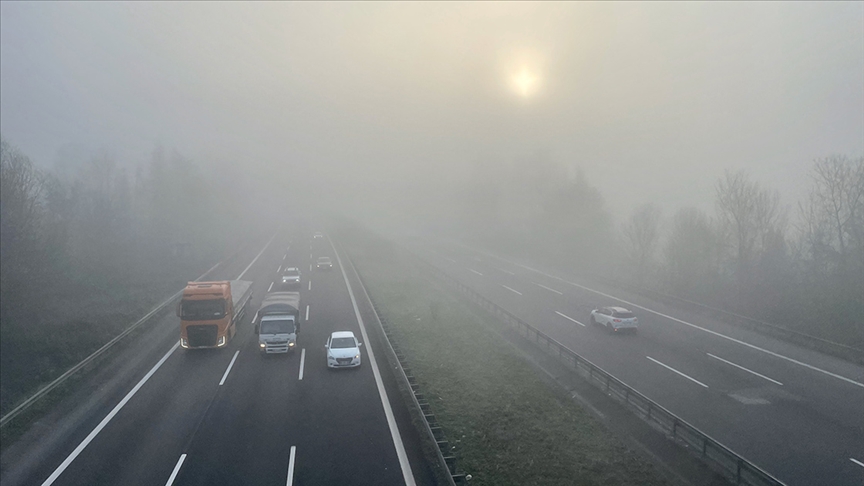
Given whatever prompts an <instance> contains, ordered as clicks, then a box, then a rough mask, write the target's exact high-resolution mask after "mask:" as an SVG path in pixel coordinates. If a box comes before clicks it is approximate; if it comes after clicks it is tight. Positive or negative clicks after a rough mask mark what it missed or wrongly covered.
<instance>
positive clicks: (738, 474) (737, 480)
mask: <svg viewBox="0 0 864 486" xmlns="http://www.w3.org/2000/svg"><path fill="white" fill-rule="evenodd" d="M736 464H737V466H738V467H737V471H736V473H735V484H741V458H740V457H739V458H738V461H737V463H736Z"/></svg>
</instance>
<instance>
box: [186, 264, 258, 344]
mask: <svg viewBox="0 0 864 486" xmlns="http://www.w3.org/2000/svg"><path fill="white" fill-rule="evenodd" d="M251 298H252V282H248V281H244V280H232V281H227V280H222V281H213V282H189V283H188V284H187V285H186V288H185V289H183V296H182V298H181V299H180V302H178V303H177V316H178V317H179V318H180V345H181V346H182V347H184V348H186V349H191V348H221V347H224V346H225V345H226V344H228V341H230V340H231V338H233V337H234V335H235V334H236V333H237V322H238V321H239V320H240V319H241V318H242V317H243V315H244V313H245V311H246V306H247V305H248V303H249V300H250V299H251Z"/></svg>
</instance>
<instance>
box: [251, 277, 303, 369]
mask: <svg viewBox="0 0 864 486" xmlns="http://www.w3.org/2000/svg"><path fill="white" fill-rule="evenodd" d="M298 332H300V293H299V292H270V293H269V294H267V295H266V296H265V297H264V301H263V302H261V308H260V309H258V314H257V317H256V321H255V334H257V335H258V347H259V349H260V350H261V352H262V353H264V354H275V353H288V352H292V351H294V349H295V348H296V347H297V333H298Z"/></svg>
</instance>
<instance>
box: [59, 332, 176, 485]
mask: <svg viewBox="0 0 864 486" xmlns="http://www.w3.org/2000/svg"><path fill="white" fill-rule="evenodd" d="M178 347H180V341H179V340H178V341H177V342H176V343H174V346H171V349H170V350H169V351H168V352H167V353H165V356H162V359H160V360H159V362H158V363H156V364H155V365H154V366H153V367H152V368H150V371H148V372H147V374H146V375H144V378H141V381H139V382H138V384H137V385H135V387H134V388H132V390H130V391H129V393H127V394H126V396H125V397H123V400H120V403H118V404H117V405H115V406H114V408H113V409H112V410H111V411H110V412H108V415H106V416H105V418H103V419H102V421H101V422H99V425H97V426H96V428H94V429H93V431H92V432H90V433H89V434H88V435H87V437H85V438H84V440H82V441H81V443H80V444H78V447H76V448H75V450H73V451H72V453H71V454H69V456H67V457H66V459H64V460H63V462H62V463H61V464H60V465H59V466H57V469H55V470H54V472H53V473H51V475H50V476H48V479H46V480H45V482H43V483H42V486H50V485H51V484H54V481H56V480H57V478H58V477H60V475H61V474H63V471H65V470H66V468H67V467H69V464H72V461H74V460H75V458H76V457H78V454H81V451H83V450H84V448H85V447H87V445H89V444H90V442H91V441H92V440H93V439H94V438H95V437H96V436H97V435H99V432H101V431H102V429H103V428H105V426H106V425H108V422H110V421H111V419H113V418H114V416H115V415H117V413H118V412H119V411H120V410H121V409H122V408H123V407H124V406H125V405H126V403H127V402H128V401H129V400H131V399H132V397H133V396H134V395H135V394H136V393H138V390H140V389H141V387H142V386H144V383H147V380H149V379H150V377H151V376H153V373H156V370H158V369H159V367H160V366H162V364H163V363H165V361H167V360H168V358H169V357H170V356H171V355H172V354H173V353H174V351H176V350H177V348H178Z"/></svg>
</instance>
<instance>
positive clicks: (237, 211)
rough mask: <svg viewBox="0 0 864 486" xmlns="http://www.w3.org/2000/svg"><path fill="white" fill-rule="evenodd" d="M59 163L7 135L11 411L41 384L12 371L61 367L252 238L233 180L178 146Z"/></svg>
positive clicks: (1, 157)
mask: <svg viewBox="0 0 864 486" xmlns="http://www.w3.org/2000/svg"><path fill="white" fill-rule="evenodd" d="M60 163H61V164H64V163H65V166H63V165H61V166H59V168H58V169H54V170H44V169H40V168H38V167H37V166H36V165H34V163H33V161H32V160H30V158H29V157H28V156H27V155H26V154H24V153H23V152H21V151H20V150H19V149H18V148H16V147H15V146H13V145H12V144H10V143H9V142H8V141H7V140H5V139H2V138H0V332H2V337H3V339H2V363H3V369H4V372H3V389H4V395H5V396H3V403H4V404H6V405H8V403H9V400H12V399H13V395H14V394H15V393H14V392H16V391H17V389H16V390H13V385H14V384H15V383H14V382H15V381H16V380H17V378H21V381H22V384H21V386H25V385H26V384H23V382H24V381H28V380H29V381H32V377H30V376H27V377H14V376H11V374H14V373H17V372H19V371H20V370H27V371H28V372H29V373H32V374H33V375H36V376H38V375H39V374H40V373H42V372H45V373H48V374H50V370H60V371H62V369H64V367H65V366H67V365H68V364H70V363H71V362H74V360H75V359H80V357H81V355H82V354H84V355H86V352H89V351H92V349H95V347H98V346H99V345H101V344H103V343H104V342H105V341H107V340H108V339H110V338H111V337H113V336H114V335H116V333H117V332H119V330H120V329H121V328H122V327H123V326H125V325H128V323H129V321H128V318H129V317H130V316H132V315H134V314H135V312H139V313H140V310H141V309H142V305H143V304H142V302H141V296H146V298H147V299H150V300H153V299H161V298H164V295H161V294H159V295H154V294H157V293H158V292H160V291H161V292H169V291H170V292H173V291H176V290H177V288H179V287H177V286H178V285H182V283H184V282H185V281H186V280H188V279H191V278H194V277H195V276H197V275H198V274H200V273H202V272H203V270H201V269H202V268H203V269H205V270H206V269H207V268H209V267H210V266H211V265H212V264H213V262H215V261H218V260H219V259H220V258H222V257H223V256H224V255H225V254H226V253H227V252H228V251H230V250H231V249H236V248H235V247H236V245H237V244H239V240H240V238H241V237H242V235H243V234H244V227H243V223H244V218H243V213H242V208H240V207H238V205H237V201H242V200H243V198H242V197H241V195H240V194H239V191H240V190H241V188H239V187H238V186H237V184H236V177H232V178H229V177H226V176H221V175H220V171H218V170H213V169H212V166H211V167H209V168H208V169H204V168H202V167H201V166H199V165H198V164H196V163H194V162H192V161H191V160H189V159H188V158H186V157H184V156H183V155H181V154H180V153H178V152H176V151H173V152H168V151H166V150H164V149H156V150H154V151H153V153H152V154H151V156H150V158H149V160H148V161H147V162H146V163H143V164H140V165H139V166H133V165H131V164H121V163H118V161H117V160H116V159H115V158H113V157H112V156H110V155H109V154H107V153H95V154H93V155H92V156H91V157H89V158H87V159H85V160H83V161H63V160H61V161H60ZM160 283H161V284H163V285H162V287H159V286H158V284H160ZM163 287H164V288H163ZM166 295H167V294H166ZM100 298H101V300H100ZM100 319H101V321H103V322H102V323H101V324H100V322H99V321H100ZM57 335H60V336H63V338H62V339H55V338H54V337H52V336H55V337H56V336H57ZM7 370H8V371H9V373H7ZM7 385H8V386H7ZM10 391H12V392H13V393H11V394H10V393H8V392H10Z"/></svg>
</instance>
